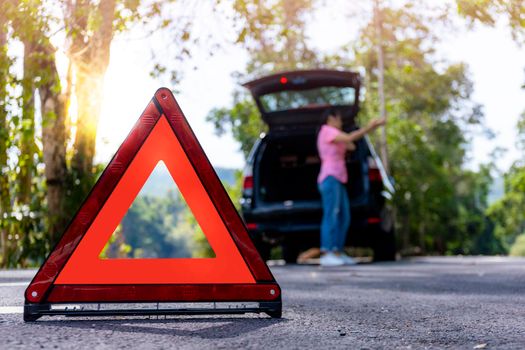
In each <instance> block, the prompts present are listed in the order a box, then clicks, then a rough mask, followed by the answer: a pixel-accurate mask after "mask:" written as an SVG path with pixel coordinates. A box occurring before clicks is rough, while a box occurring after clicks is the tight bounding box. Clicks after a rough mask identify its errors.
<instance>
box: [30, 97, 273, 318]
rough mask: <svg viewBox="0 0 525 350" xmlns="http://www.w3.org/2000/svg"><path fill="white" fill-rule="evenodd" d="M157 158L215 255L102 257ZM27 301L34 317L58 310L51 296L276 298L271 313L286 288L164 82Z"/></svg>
mask: <svg viewBox="0 0 525 350" xmlns="http://www.w3.org/2000/svg"><path fill="white" fill-rule="evenodd" d="M159 162H164V164H165V165H166V167H167V169H168V170H169V172H170V174H171V176H172V178H173V181H174V182H175V183H176V184H177V186H178V188H179V190H180V192H181V194H182V196H183V197H184V199H185V200H186V203H187V204H188V207H189V208H190V210H191V211H192V213H193V215H194V216H195V219H196V220H197V222H198V224H199V225H200V227H201V229H202V231H203V232H204V234H205V235H206V238H207V240H208V243H209V244H210V246H211V248H212V249H213V251H214V252H215V257H214V258H169V259H151V258H147V259H102V258H100V257H99V256H100V252H101V251H102V250H103V248H104V246H105V245H106V243H107V242H108V240H109V239H110V237H111V235H112V234H113V232H114V231H115V229H116V228H117V226H118V224H119V223H120V221H121V220H122V218H123V217H124V215H125V214H126V212H127V210H128V209H129V207H130V206H131V204H132V202H133V200H134V199H135V198H136V196H137V195H138V193H139V192H140V190H141V188H142V186H143V185H144V183H145V182H146V181H147V179H148V177H149V176H150V175H151V173H152V171H153V170H154V168H155V166H156V165H157V164H158V163H159ZM25 299H26V309H25V316H27V317H26V318H27V319H28V320H31V318H32V317H33V318H38V317H39V316H41V315H45V314H53V313H52V312H51V309H52V308H51V307H49V308H48V307H47V306H50V305H51V304H53V303H72V302H75V303H83V302H86V303H89V302H91V303H92V302H99V303H102V302H112V303H114V302H151V301H155V302H179V301H180V302H200V301H254V302H271V303H272V304H273V306H272V310H273V311H272V312H273V314H274V315H277V314H279V315H280V307H281V306H280V305H281V304H280V301H281V297H280V288H279V286H278V285H277V283H276V282H275V280H274V278H273V276H272V274H271V272H270V270H269V269H268V267H267V266H266V264H265V263H264V261H263V260H262V259H261V257H260V256H259V254H258V253H257V250H256V249H255V247H254V245H253V244H252V242H251V240H250V238H249V236H248V232H247V231H246V228H245V226H244V224H243V222H242V220H241V218H240V217H239V215H238V213H237V211H236V209H235V207H234V206H233V204H232V203H231V200H230V198H229V197H228V195H227V193H226V191H225V189H224V187H223V186H222V184H221V182H220V180H219V179H218V177H217V175H216V173H215V171H214V170H213V168H212V166H211V164H210V162H209V160H208V158H207V157H206V155H205V154H204V151H203V150H202V147H201V146H200V144H199V142H198V141H197V139H196V137H195V135H194V134H193V132H192V130H191V128H190V126H189V125H188V122H187V121H186V118H185V117H184V115H183V113H182V111H181V109H180V108H179V106H178V104H177V102H176V101H175V98H174V97H173V95H172V93H171V92H170V91H169V90H167V89H164V88H163V89H159V90H158V91H157V92H156V94H155V96H154V98H153V99H152V101H151V103H150V104H149V105H148V107H147V108H146V110H145V111H144V112H143V114H142V116H141V117H140V119H139V120H138V122H137V124H136V125H135V126H134V127H133V129H132V130H131V132H130V134H129V135H128V137H127V138H126V139H125V140H124V142H123V144H122V145H121V146H120V148H119V150H118V151H117V153H116V154H115V156H114V157H113V159H112V160H111V162H110V163H109V164H108V166H107V167H106V169H105V170H104V172H103V174H102V175H101V177H100V179H99V180H98V181H97V183H96V184H95V186H94V187H93V189H92V191H91V193H90V194H89V196H88V198H87V199H86V200H85V202H84V203H83V204H82V206H81V207H80V209H79V211H78V212H77V214H76V215H75V216H74V218H73V220H72V221H71V223H70V225H69V226H68V228H67V229H66V231H65V233H64V235H63V236H62V238H61V239H60V241H59V242H58V244H57V246H56V247H55V248H54V249H53V251H52V252H51V254H50V255H49V256H48V258H47V259H46V261H45V262H44V264H43V265H42V267H41V268H40V270H39V271H38V272H37V274H36V276H35V277H34V279H33V281H32V282H31V284H30V285H29V287H28V288H27V289H26V292H25ZM36 306H38V307H36ZM42 306H45V307H42ZM277 306H278V307H277ZM42 310H43V311H42ZM277 310H278V312H277ZM265 312H267V311H265Z"/></svg>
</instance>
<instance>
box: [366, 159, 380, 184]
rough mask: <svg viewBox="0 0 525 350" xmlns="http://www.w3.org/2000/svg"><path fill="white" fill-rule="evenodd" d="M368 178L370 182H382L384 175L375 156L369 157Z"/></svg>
mask: <svg viewBox="0 0 525 350" xmlns="http://www.w3.org/2000/svg"><path fill="white" fill-rule="evenodd" d="M368 179H369V180H370V182H382V181H383V177H382V176H381V172H380V171H379V166H378V165H377V162H376V161H375V159H374V158H372V157H368Z"/></svg>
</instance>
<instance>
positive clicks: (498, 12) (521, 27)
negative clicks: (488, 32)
mask: <svg viewBox="0 0 525 350" xmlns="http://www.w3.org/2000/svg"><path fill="white" fill-rule="evenodd" d="M456 3H457V6H458V12H459V13H460V14H461V15H463V16H464V17H465V18H467V19H468V20H470V21H471V22H472V23H474V22H481V23H483V24H486V25H490V26H494V25H496V23H497V22H498V19H499V18H502V17H503V18H505V19H506V20H507V22H508V25H509V27H510V30H511V34H512V36H513V38H514V40H516V41H517V42H520V43H525V17H524V15H523V14H524V13H525V1H523V0H456Z"/></svg>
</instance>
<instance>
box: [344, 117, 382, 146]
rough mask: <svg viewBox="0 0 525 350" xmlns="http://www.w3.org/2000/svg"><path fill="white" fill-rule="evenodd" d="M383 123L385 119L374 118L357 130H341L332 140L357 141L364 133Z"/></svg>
mask: <svg viewBox="0 0 525 350" xmlns="http://www.w3.org/2000/svg"><path fill="white" fill-rule="evenodd" d="M385 123H386V121H385V119H374V120H372V121H371V122H370V123H369V124H368V125H367V126H365V127H364V128H360V129H357V130H354V131H352V132H348V133H347V132H343V131H341V133H340V134H339V135H337V136H336V137H335V138H334V142H346V143H349V142H354V141H357V140H359V139H360V138H362V137H363V136H365V135H366V134H368V133H369V132H371V131H373V130H375V129H377V128H378V127H380V126H381V125H385Z"/></svg>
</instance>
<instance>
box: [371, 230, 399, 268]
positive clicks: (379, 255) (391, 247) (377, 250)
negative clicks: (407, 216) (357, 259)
mask: <svg viewBox="0 0 525 350" xmlns="http://www.w3.org/2000/svg"><path fill="white" fill-rule="evenodd" d="M376 242H377V243H376V245H375V247H374V261H375V262H379V261H395V260H396V236H395V234H394V231H393V230H391V231H390V232H384V231H380V233H379V235H378V238H377V240H376Z"/></svg>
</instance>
